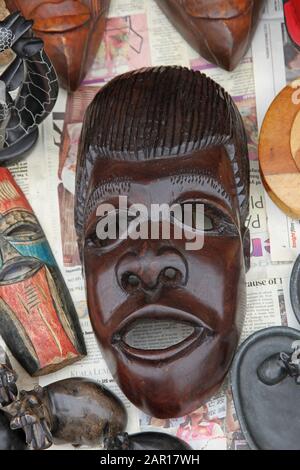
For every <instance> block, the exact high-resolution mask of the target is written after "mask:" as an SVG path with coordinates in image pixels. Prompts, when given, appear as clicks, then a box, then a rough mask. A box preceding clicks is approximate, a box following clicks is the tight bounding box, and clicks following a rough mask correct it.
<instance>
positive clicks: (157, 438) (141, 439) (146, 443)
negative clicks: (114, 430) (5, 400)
mask: <svg viewBox="0 0 300 470" xmlns="http://www.w3.org/2000/svg"><path fill="white" fill-rule="evenodd" d="M105 448H106V450H192V449H191V447H190V446H189V445H188V444H186V443H185V442H184V441H182V440H181V439H179V438H178V437H175V436H171V435H170V434H167V433H162V432H140V433H137V434H132V435H130V436H129V435H128V434H127V433H126V432H123V433H120V434H118V435H117V436H116V437H115V438H113V439H106V440H105Z"/></svg>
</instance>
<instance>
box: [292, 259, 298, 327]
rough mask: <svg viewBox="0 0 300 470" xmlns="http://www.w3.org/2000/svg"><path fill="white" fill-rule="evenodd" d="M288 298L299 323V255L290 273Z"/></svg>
mask: <svg viewBox="0 0 300 470" xmlns="http://www.w3.org/2000/svg"><path fill="white" fill-rule="evenodd" d="M290 299H291V304H292V308H293V311H294V314H295V316H296V318H297V320H298V322H299V323H300V256H298V258H297V259H296V261H295V264H294V266H293V270H292V274H291V279H290Z"/></svg>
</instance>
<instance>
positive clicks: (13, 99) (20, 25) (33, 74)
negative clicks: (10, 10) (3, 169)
mask: <svg viewBox="0 0 300 470" xmlns="http://www.w3.org/2000/svg"><path fill="white" fill-rule="evenodd" d="M31 26H32V21H26V20H25V19H24V18H23V17H22V16H20V13H14V14H12V15H10V16H8V17H7V18H6V19H5V20H3V21H1V22H0V52H3V51H5V50H7V49H9V48H11V49H12V50H13V52H14V53H15V55H16V57H15V59H14V60H13V62H12V63H11V64H10V65H9V66H8V67H7V68H6V69H5V71H4V72H3V73H2V74H1V75H0V162H3V161H7V160H11V159H12V158H14V157H18V156H20V155H24V154H26V152H28V151H29V150H30V149H31V148H32V146H33V145H34V144H35V142H36V140H37V138H38V125H39V124H41V123H42V122H43V121H44V119H45V118H46V117H47V116H48V114H49V113H50V112H51V111H52V109H53V107H54V105H55V102H56V99H57V95H58V82H57V77H56V73H55V70H54V68H53V66H52V64H51V62H50V61H49V59H48V56H47V55H46V54H45V52H44V50H43V41H42V40H40V39H37V38H35V37H33V36H32V33H31ZM17 89H19V90H18V92H17V95H16V96H13V95H11V94H10V93H11V92H14V91H15V90H17Z"/></svg>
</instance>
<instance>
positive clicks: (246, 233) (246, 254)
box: [242, 227, 250, 272]
mask: <svg viewBox="0 0 300 470" xmlns="http://www.w3.org/2000/svg"><path fill="white" fill-rule="evenodd" d="M242 240H243V251H244V260H245V269H246V272H248V271H249V269H250V231H249V229H248V228H246V227H245V228H244V230H243V233H242Z"/></svg>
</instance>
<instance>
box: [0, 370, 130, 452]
mask: <svg viewBox="0 0 300 470" xmlns="http://www.w3.org/2000/svg"><path fill="white" fill-rule="evenodd" d="M4 412H5V413H6V415H7V416H8V417H9V419H10V425H11V428H12V429H14V430H19V429H23V431H24V432H25V434H26V442H27V445H28V446H29V448H30V449H34V450H42V449H47V448H49V447H50V446H51V445H52V443H55V444H62V443H69V444H73V445H74V446H81V445H88V446H97V445H100V444H101V442H102V441H103V438H107V439H113V438H114V437H115V436H116V435H117V434H118V433H120V432H122V431H124V429H125V427H126V424H127V414H126V410H125V408H124V406H123V405H122V403H121V401H120V400H119V399H118V398H117V397H116V396H115V395H114V394H113V393H111V392H110V391H109V390H108V389H106V388H105V387H102V386H101V385H99V384H98V383H97V382H94V381H91V380H87V379H84V378H78V377H76V378H70V379H65V380H60V381H58V382H54V383H52V384H49V385H47V386H46V387H43V388H42V387H39V386H37V387H35V389H34V390H31V391H29V392H26V391H21V392H20V396H19V400H16V401H14V402H13V403H12V404H11V405H9V406H7V407H5V408H4Z"/></svg>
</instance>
